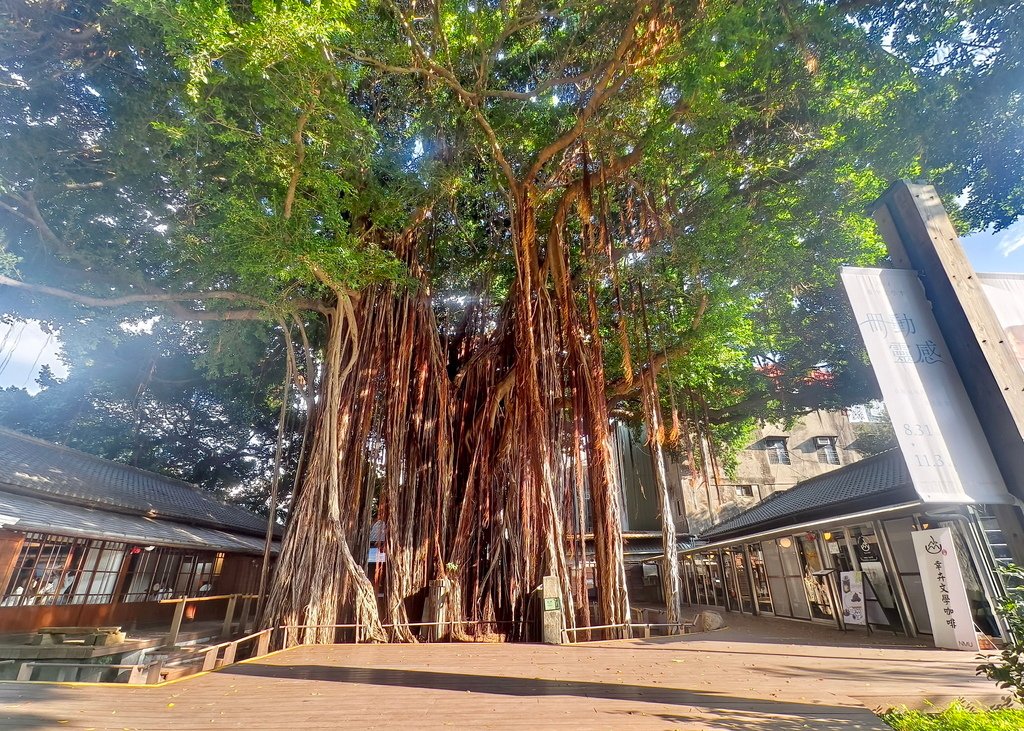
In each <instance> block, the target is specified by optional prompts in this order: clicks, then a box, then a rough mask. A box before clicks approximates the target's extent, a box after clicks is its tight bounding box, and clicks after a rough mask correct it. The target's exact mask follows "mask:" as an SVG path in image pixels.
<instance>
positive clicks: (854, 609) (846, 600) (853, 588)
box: [839, 571, 867, 625]
mask: <svg viewBox="0 0 1024 731" xmlns="http://www.w3.org/2000/svg"><path fill="white" fill-rule="evenodd" d="M839 595H840V596H841V597H842V599H843V621H844V622H846V623H847V624H860V625H864V624H866V623H867V619H866V612H865V611H864V604H865V600H864V574H862V573H861V572H860V571H841V572H840V573H839Z"/></svg>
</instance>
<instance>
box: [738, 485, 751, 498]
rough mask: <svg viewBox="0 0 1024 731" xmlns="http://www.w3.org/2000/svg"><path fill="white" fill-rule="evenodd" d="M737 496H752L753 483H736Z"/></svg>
mask: <svg viewBox="0 0 1024 731" xmlns="http://www.w3.org/2000/svg"><path fill="white" fill-rule="evenodd" d="M736 496H737V497H754V486H753V485H737V486H736Z"/></svg>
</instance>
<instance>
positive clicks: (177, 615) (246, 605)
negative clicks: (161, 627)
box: [160, 594, 258, 647]
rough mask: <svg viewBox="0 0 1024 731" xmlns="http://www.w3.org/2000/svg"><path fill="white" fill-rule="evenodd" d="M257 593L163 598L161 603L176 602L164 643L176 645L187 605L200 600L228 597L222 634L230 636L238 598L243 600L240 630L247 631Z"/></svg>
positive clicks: (209, 600) (215, 599)
mask: <svg viewBox="0 0 1024 731" xmlns="http://www.w3.org/2000/svg"><path fill="white" fill-rule="evenodd" d="M257 598H258V597H257V595H256V594H217V595H215V596H186V597H178V598H177V599H161V600H160V604H176V605H177V606H175V607H174V618H173V619H172V620H171V628H170V630H169V631H168V632H167V639H166V640H165V642H164V644H167V645H170V646H171V647H174V646H175V645H176V644H178V634H179V633H180V632H181V622H182V620H183V619H184V618H185V607H186V606H188V605H189V604H195V603H198V602H212V601H217V600H223V599H227V602H228V606H227V609H226V610H225V612H224V624H223V625H222V626H221V630H220V636H221V637H230V636H231V626H232V624H233V623H234V618H235V606H236V604H237V603H238V600H239V599H241V600H242V611H241V614H240V615H239V616H240V620H241V627H240V631H241V632H245V631H246V630H247V629H248V627H247V626H246V625H247V624H248V623H249V621H250V619H251V618H250V617H249V613H250V608H251V607H252V606H253V605H252V600H253V599H257Z"/></svg>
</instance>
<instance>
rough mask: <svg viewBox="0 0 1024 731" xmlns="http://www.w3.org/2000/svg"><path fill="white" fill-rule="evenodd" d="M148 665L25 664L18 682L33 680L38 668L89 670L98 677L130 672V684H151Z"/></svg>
mask: <svg viewBox="0 0 1024 731" xmlns="http://www.w3.org/2000/svg"><path fill="white" fill-rule="evenodd" d="M148 667H149V666H147V665H101V664H99V663H88V662H24V663H22V664H21V667H20V668H18V681H19V682H25V681H28V680H32V673H33V671H34V670H35V669H36V668H52V669H58V668H59V669H62V670H63V669H64V668H89V669H90V670H94V671H96V674H97V677H98V676H100V675H102V674H103V672H104V671H106V670H128V671H130V672H129V674H128V684H129V685H139V684H141V683H146V682H149V681H148V680H147V670H148Z"/></svg>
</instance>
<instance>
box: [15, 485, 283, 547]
mask: <svg viewBox="0 0 1024 731" xmlns="http://www.w3.org/2000/svg"><path fill="white" fill-rule="evenodd" d="M0 515H4V516H11V517H14V518H17V519H18V522H17V523H15V524H14V525H13V526H11V527H13V528H16V529H17V530H18V531H19V532H23V533H28V532H32V531H36V532H39V533H54V534H57V535H62V536H80V537H83V538H100V539H105V540H110V541H120V542H123V543H135V544H140V545H157V546H175V547H180V548H201V549H204V550H208V551H226V552H230V553H252V554H260V553H262V552H263V540H262V539H260V538H256V537H254V536H247V535H242V534H240V533H230V532H228V531H224V530H217V529H215V528H204V527H201V526H193V525H183V524H181V523H174V522H172V521H169V520H155V519H153V518H147V517H145V516H142V515H125V514H123V513H111V512H108V511H105V510H100V509H97V508H89V507H85V506H83V505H70V504H67V503H58V502H54V501H52V500H46V499H45V498H41V497H30V496H28V495H18V494H15V493H9V492H3V491H0ZM277 547H278V546H277V545H276V544H275V545H274V546H273V547H272V550H273V551H274V552H275V553H276V549H277Z"/></svg>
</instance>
